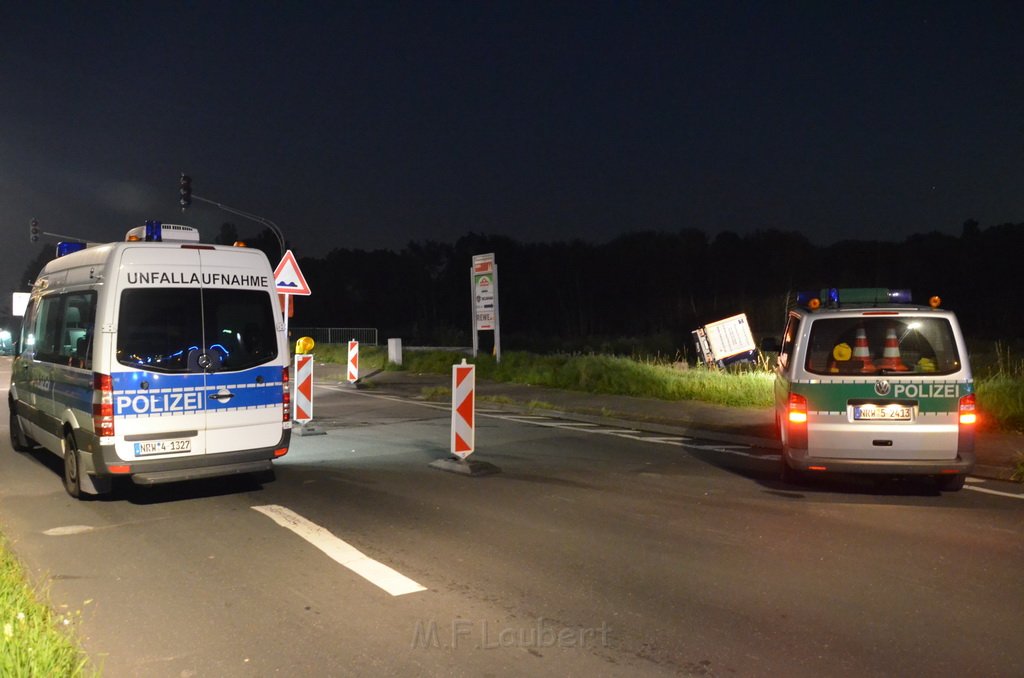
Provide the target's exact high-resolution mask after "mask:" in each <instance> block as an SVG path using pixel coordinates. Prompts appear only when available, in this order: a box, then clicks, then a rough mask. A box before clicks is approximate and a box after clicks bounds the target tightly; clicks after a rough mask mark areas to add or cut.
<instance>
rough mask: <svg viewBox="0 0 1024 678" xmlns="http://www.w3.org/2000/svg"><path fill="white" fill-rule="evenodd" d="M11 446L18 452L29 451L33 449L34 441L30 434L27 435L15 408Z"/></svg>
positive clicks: (12, 410) (11, 428)
mask: <svg viewBox="0 0 1024 678" xmlns="http://www.w3.org/2000/svg"><path fill="white" fill-rule="evenodd" d="M10 430H11V447H13V448H14V449H15V450H16V451H18V452H28V451H29V450H31V449H32V442H31V441H30V440H29V438H28V436H27V435H25V429H23V428H22V427H21V419H18V415H17V414H15V413H14V409H13V408H11V425H10Z"/></svg>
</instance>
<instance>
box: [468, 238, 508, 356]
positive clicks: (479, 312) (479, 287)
mask: <svg viewBox="0 0 1024 678" xmlns="http://www.w3.org/2000/svg"><path fill="white" fill-rule="evenodd" d="M469 278H470V284H471V287H472V289H471V294H472V304H473V357H474V358H475V357H476V355H477V353H478V352H479V350H480V343H479V336H478V335H479V333H480V332H487V331H490V332H494V357H495V359H496V360H497V361H498V362H501V337H500V334H499V330H498V265H497V264H496V263H495V261H494V253H493V252H492V253H490V254H476V255H473V266H472V268H470V273H469Z"/></svg>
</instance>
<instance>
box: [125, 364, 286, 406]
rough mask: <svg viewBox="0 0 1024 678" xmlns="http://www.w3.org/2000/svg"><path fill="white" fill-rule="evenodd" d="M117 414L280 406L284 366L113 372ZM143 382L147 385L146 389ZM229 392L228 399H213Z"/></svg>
mask: <svg viewBox="0 0 1024 678" xmlns="http://www.w3.org/2000/svg"><path fill="white" fill-rule="evenodd" d="M111 379H112V381H113V385H114V416H116V417H139V416H164V415H175V414H197V413H199V412H204V411H209V412H214V411H217V412H224V411H230V410H244V409H255V408H267V407H281V402H282V398H281V396H282V388H281V368H280V367H279V366H278V367H255V368H253V369H251V370H244V371H242V372H217V373H211V374H207V375H203V374H158V373H156V372H114V373H113V374H112V375H111ZM143 383H145V384H147V386H148V388H143V386H142V385H143ZM218 392H224V393H230V394H232V396H233V397H231V398H230V399H227V400H223V401H221V400H216V399H213V398H210V396H211V395H215V394H217V393H218Z"/></svg>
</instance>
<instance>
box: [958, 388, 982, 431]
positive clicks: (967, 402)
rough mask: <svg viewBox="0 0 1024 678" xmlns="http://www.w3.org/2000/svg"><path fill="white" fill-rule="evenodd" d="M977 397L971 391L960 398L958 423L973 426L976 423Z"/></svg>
mask: <svg viewBox="0 0 1024 678" xmlns="http://www.w3.org/2000/svg"><path fill="white" fill-rule="evenodd" d="M976 403H977V399H976V398H975V396H974V394H973V393H970V394H968V395H965V396H964V397H962V398H960V425H961V426H973V425H974V424H977V423H978V411H977V409H976V407H975V405H976Z"/></svg>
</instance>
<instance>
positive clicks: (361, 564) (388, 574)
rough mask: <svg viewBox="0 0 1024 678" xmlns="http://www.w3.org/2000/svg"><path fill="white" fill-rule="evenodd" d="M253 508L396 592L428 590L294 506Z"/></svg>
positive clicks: (366, 577)
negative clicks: (304, 514) (303, 515)
mask: <svg viewBox="0 0 1024 678" xmlns="http://www.w3.org/2000/svg"><path fill="white" fill-rule="evenodd" d="M252 509H253V510H254V511H259V512H260V513H262V514H263V515H265V516H267V517H268V518H270V519H271V520H273V521H274V522H275V523H277V524H278V525H280V526H281V527H284V528H287V529H289V530H291V531H292V532H294V533H295V534H297V535H299V536H300V537H302V538H303V539H305V540H306V541H308V542H309V543H310V544H312V545H313V546H315V547H317V548H318V549H320V550H321V551H323V552H324V553H326V554H327V555H328V556H330V557H331V558H333V559H334V560H335V561H337V562H338V563H340V564H341V565H344V566H345V567H347V568H348V569H350V570H352V571H353V572H355V573H356V574H358V575H359V576H360V577H362V578H363V579H365V580H367V581H368V582H370V583H371V584H374V585H375V586H379V587H380V588H382V589H384V590H385V591H387V592H388V593H390V594H391V595H393V596H402V595H405V594H406V593H416V592H417V591H426V590H427V589H426V587H424V586H420V585H419V584H417V583H416V582H414V581H413V580H412V579H409V578H408V577H406V576H405V575H404V574H401V573H400V572H396V571H395V570H393V569H391V568H390V567H388V566H387V565H385V564H384V563H381V562H378V561H376V560H374V559H373V558H369V557H367V556H365V555H363V553H362V552H361V551H359V549H357V548H355V547H354V546H351V545H350V544H347V543H345V542H344V541H342V540H341V539H338V538H337V537H335V536H334V535H333V534H331V533H330V532H328V531H327V530H326V529H324V528H322V527H320V526H319V525H317V524H316V523H314V522H311V521H309V520H307V519H305V518H303V517H302V516H300V515H299V514H298V513H295V512H294V511H292V510H290V509H287V508H285V507H283V506H278V505H276V504H268V505H266V506H253V507H252Z"/></svg>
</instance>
